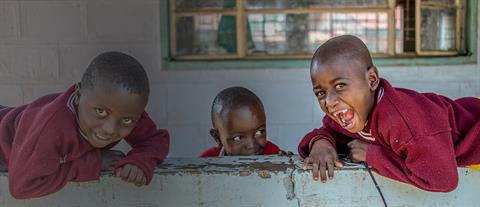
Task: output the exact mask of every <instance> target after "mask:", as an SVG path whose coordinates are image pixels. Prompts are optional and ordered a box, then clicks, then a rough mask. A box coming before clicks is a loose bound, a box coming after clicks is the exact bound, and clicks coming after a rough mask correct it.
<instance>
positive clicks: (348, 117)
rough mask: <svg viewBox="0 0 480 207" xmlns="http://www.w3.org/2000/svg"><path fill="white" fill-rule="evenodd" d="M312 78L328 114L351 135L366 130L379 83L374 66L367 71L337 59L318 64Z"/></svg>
mask: <svg viewBox="0 0 480 207" xmlns="http://www.w3.org/2000/svg"><path fill="white" fill-rule="evenodd" d="M314 66H315V64H314ZM311 78H312V85H313V91H314V93H315V95H316V96H317V99H318V102H319V103H320V107H321V108H322V110H323V112H325V114H327V115H328V116H330V117H331V118H332V119H333V120H335V121H336V122H337V123H338V124H339V125H340V126H342V127H343V128H345V129H346V130H348V131H349V132H351V133H357V132H359V131H361V130H362V129H363V128H364V127H365V124H366V122H367V120H368V116H369V114H370V111H371V109H372V106H373V102H374V100H375V98H374V96H375V89H376V88H377V86H378V83H379V79H378V72H377V69H376V68H375V67H370V69H369V70H367V66H366V65H365V64H360V63H359V62H358V61H342V60H337V61H333V63H328V64H322V65H320V66H318V65H317V68H314V70H312V73H311Z"/></svg>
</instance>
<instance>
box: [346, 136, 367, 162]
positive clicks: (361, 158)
mask: <svg viewBox="0 0 480 207" xmlns="http://www.w3.org/2000/svg"><path fill="white" fill-rule="evenodd" d="M347 146H348V147H349V148H350V158H351V159H352V162H365V161H366V160H367V149H368V143H366V142H364V141H361V140H358V139H356V140H353V141H351V142H349V143H348V145H347Z"/></svg>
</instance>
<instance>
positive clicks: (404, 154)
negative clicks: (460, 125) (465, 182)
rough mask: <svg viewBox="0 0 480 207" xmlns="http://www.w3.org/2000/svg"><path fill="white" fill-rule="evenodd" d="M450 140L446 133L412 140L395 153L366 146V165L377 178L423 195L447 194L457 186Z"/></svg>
mask: <svg viewBox="0 0 480 207" xmlns="http://www.w3.org/2000/svg"><path fill="white" fill-rule="evenodd" d="M451 140H452V139H451V134H450V133H449V132H442V133H439V134H436V135H434V136H421V137H414V138H412V139H411V140H409V141H408V142H406V143H405V144H401V145H400V147H398V149H394V150H395V151H396V152H397V153H395V152H394V151H392V150H390V149H388V148H386V147H384V146H381V145H375V144H369V145H368V150H367V163H368V164H369V165H370V166H371V167H372V168H373V169H374V170H375V171H376V172H378V173H379V174H380V175H383V176H386V177H389V178H392V179H395V180H398V181H401V182H404V183H408V184H411V185H414V186H416V187H418V188H421V189H423V190H426V191H433V192H449V191H452V190H454V189H455V188H456V187H457V185H458V171H457V162H456V160H455V152H454V149H453V143H452V141H451ZM400 155H401V156H400Z"/></svg>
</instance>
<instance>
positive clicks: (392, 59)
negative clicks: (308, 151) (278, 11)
mask: <svg viewBox="0 0 480 207" xmlns="http://www.w3.org/2000/svg"><path fill="white" fill-rule="evenodd" d="M423 1H427V2H426V3H421V1H418V0H417V2H416V5H415V7H416V9H417V10H418V9H422V8H432V7H438V5H432V4H429V2H428V0H423ZM458 1H459V0H456V2H458ZM464 1H465V5H466V9H465V16H464V19H462V20H460V21H464V22H465V24H464V25H465V29H464V34H463V38H464V40H463V41H461V42H459V41H457V44H456V46H455V47H456V49H459V48H460V47H461V49H463V50H464V51H466V52H465V53H464V54H459V55H455V56H440V55H452V54H451V53H448V52H446V53H440V54H439V53H435V52H434V53H429V51H422V50H418V48H420V47H419V46H418V45H417V50H416V52H417V54H420V55H432V56H388V55H379V56H378V55H377V56H374V63H375V64H376V65H377V66H400V65H405V66H412V65H458V64H474V63H476V62H477V57H476V56H477V55H476V53H477V41H476V39H477V1H476V0H464ZM441 6H444V7H452V6H449V5H446V4H445V5H442V4H440V7H441ZM170 8H171V4H170V2H169V1H167V0H165V1H160V51H161V59H162V61H161V62H162V68H163V69H167V70H168V69H175V70H177V69H187V70H188V69H233V68H235V69H240V68H241V69H256V68H258V69H260V68H308V67H309V64H310V61H309V57H308V56H305V57H301V58H298V57H292V58H289V57H288V56H283V57H281V58H271V59H269V58H268V57H267V58H253V59H235V58H230V59H228V58H227V59H209V58H205V59H202V58H201V57H200V58H190V59H189V58H186V59H182V58H173V56H172V54H173V53H174V52H172V50H171V48H172V43H171V38H170V36H171V34H172V31H171V29H170V28H171V25H170V22H171V16H170V10H171V9H170ZM416 13H417V14H418V12H416ZM457 16H458V15H457ZM457 18H458V17H457ZM458 21H459V20H458V19H457V22H458ZM419 25H420V18H418V16H417V21H416V24H415V29H416V30H418V29H419ZM457 34H458V33H457ZM416 38H421V37H419V36H418V33H417V36H416ZM419 42H420V41H417V43H416V44H419ZM388 51H389V53H391V51H392V48H389V50H388Z"/></svg>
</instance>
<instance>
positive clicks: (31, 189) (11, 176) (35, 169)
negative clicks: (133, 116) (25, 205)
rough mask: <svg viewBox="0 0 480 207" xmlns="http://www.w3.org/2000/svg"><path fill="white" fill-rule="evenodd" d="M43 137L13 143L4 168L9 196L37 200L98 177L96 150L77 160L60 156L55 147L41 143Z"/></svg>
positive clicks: (47, 143)
mask: <svg viewBox="0 0 480 207" xmlns="http://www.w3.org/2000/svg"><path fill="white" fill-rule="evenodd" d="M42 138H44V139H42ZM46 138H47V137H44V136H42V137H39V138H37V139H36V140H32V138H30V139H31V140H28V141H26V142H24V143H15V142H14V143H13V147H12V151H11V154H10V161H9V166H8V180H9V181H8V183H9V189H10V193H11V195H12V196H13V197H15V198H17V199H25V198H34V197H40V196H44V195H48V194H51V193H54V192H57V191H59V190H60V189H62V188H63V187H64V186H65V185H66V183H67V182H69V181H88V180H94V179H98V177H99V176H100V165H101V156H100V151H99V150H91V151H88V152H86V153H85V154H83V155H82V156H81V157H79V158H71V157H68V156H63V157H62V156H61V155H59V151H60V150H58V148H56V147H55V145H53V144H52V143H51V142H45V141H43V140H45V139H46Z"/></svg>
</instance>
